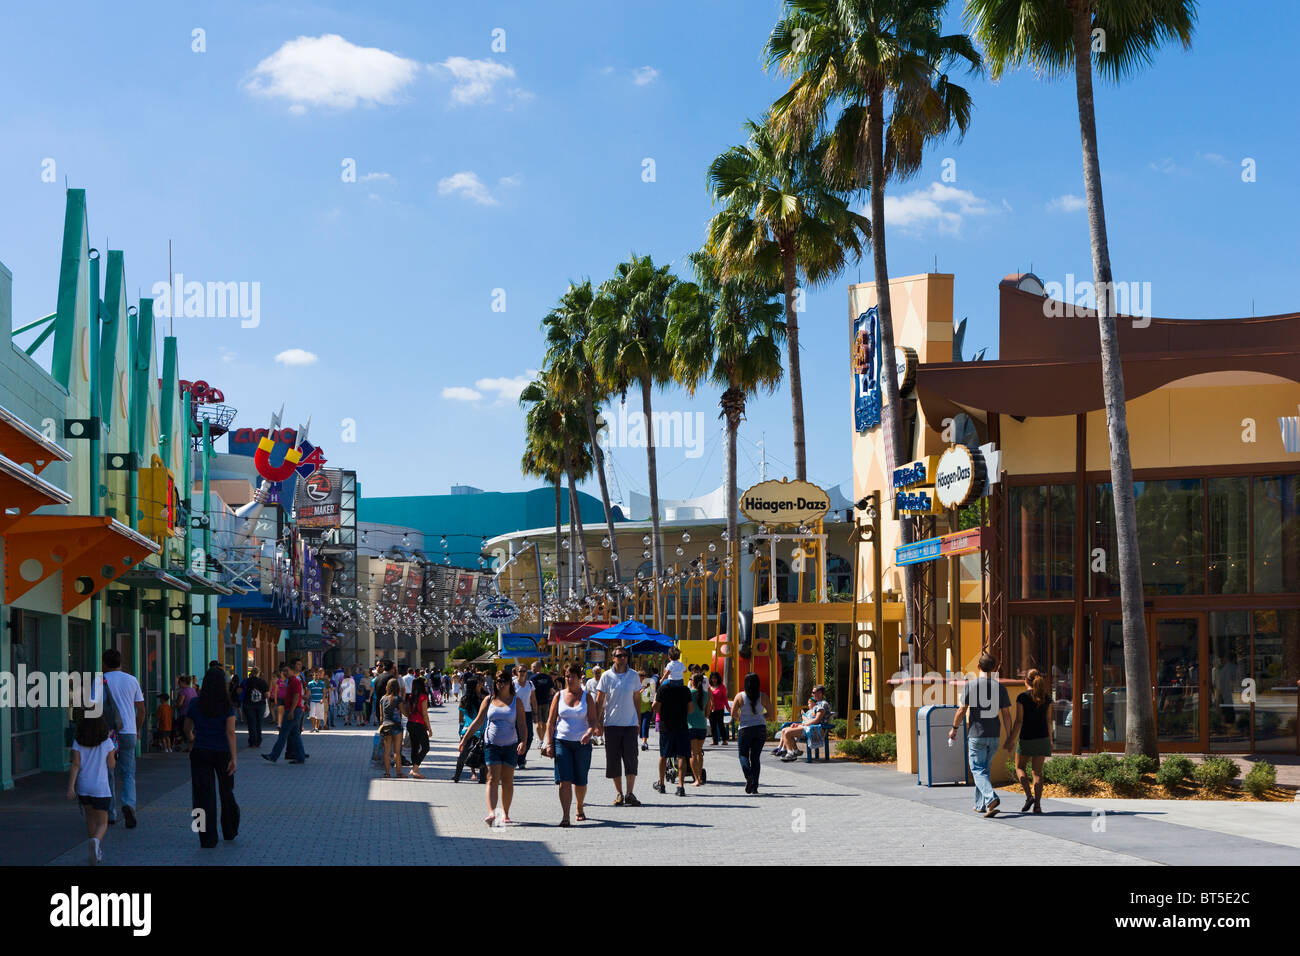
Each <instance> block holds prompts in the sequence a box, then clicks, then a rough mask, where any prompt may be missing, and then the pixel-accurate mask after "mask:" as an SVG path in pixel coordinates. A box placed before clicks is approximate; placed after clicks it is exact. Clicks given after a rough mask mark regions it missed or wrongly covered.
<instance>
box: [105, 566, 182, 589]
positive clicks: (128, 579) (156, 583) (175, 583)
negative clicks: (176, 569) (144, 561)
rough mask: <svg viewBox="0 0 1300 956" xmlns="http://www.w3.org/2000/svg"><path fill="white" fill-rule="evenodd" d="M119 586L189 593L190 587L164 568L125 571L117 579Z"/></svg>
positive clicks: (142, 568)
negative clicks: (127, 585) (125, 585)
mask: <svg viewBox="0 0 1300 956" xmlns="http://www.w3.org/2000/svg"><path fill="white" fill-rule="evenodd" d="M117 583H118V584H129V585H131V586H132V587H137V588H161V589H162V590H165V591H188V590H189V589H190V586H189V584H188V583H187V582H185V581H182V580H181V579H180V578H177V577H173V576H172V575H170V574H168V573H167V572H166V571H164V570H163V569H162V568H151V567H137V568H132V569H131V570H130V571H124V572H123V573H122V574H121V575H119V576H118V578H117Z"/></svg>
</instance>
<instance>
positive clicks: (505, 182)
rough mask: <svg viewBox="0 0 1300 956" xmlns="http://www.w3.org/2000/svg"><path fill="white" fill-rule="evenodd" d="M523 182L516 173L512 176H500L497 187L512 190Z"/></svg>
mask: <svg viewBox="0 0 1300 956" xmlns="http://www.w3.org/2000/svg"><path fill="white" fill-rule="evenodd" d="M523 181H524V180H523V177H522V176H520V175H519V174H518V173H515V174H514V175H513V176H502V177H501V178H500V179H498V180H497V185H498V186H504V187H505V188H507V189H513V188H514V187H516V186H518V185H519V184H520V183H522V182H523Z"/></svg>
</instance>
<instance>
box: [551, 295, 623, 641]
mask: <svg viewBox="0 0 1300 956" xmlns="http://www.w3.org/2000/svg"><path fill="white" fill-rule="evenodd" d="M595 300H596V296H595V293H594V291H593V290H592V287H591V280H590V279H584V280H583V281H582V282H581V283H579V284H577V285H573V284H571V285H570V286H569V289H568V291H567V292H565V293H564V295H562V296H561V297H560V302H559V304H558V305H557V306H556V307H555V308H554V309H552V310H551V311H550V312H548V313H547V315H546V317H545V318H544V319H542V327H543V328H544V329H545V330H546V369H547V372H548V375H549V377H550V379H551V381H552V382H554V383H555V386H556V388H557V389H559V391H560V393H561V395H563V396H565V397H567V398H570V399H575V400H577V401H580V402H581V403H582V409H583V414H584V417H585V418H586V423H587V436H588V440H589V441H590V443H591V452H592V455H593V456H594V458H595V461H594V469H595V472H596V475H597V477H598V478H599V479H600V503H601V505H602V506H603V507H604V509H605V532H606V534H607V535H608V537H609V542H610V563H611V565H612V568H613V574H614V598H615V601H616V606H617V608H618V616H619V618H620V619H621V618H622V616H623V598H622V594H623V590H622V577H621V575H620V572H619V564H618V537H617V535H616V534H615V531H614V509H613V508H612V507H611V506H610V503H609V483H608V481H607V480H606V478H605V453H604V451H603V450H602V449H601V447H600V442H599V441H598V437H597V434H598V428H597V422H596V409H597V408H598V407H599V406H600V405H603V404H604V403H605V402H606V401H607V400H608V399H609V398H610V397H611V394H612V392H611V390H610V388H609V385H608V383H607V382H606V381H605V380H603V379H602V378H601V377H600V376H599V375H597V374H596V368H595V366H594V365H593V364H592V361H591V356H590V354H589V351H590V350H589V347H588V342H587V340H588V338H589V337H590V335H591V328H592V306H593V304H594V303H595Z"/></svg>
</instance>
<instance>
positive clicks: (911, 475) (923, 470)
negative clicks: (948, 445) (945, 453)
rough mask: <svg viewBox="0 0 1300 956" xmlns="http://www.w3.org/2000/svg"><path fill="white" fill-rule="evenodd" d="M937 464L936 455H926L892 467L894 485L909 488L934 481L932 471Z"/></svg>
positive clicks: (937, 458)
mask: <svg viewBox="0 0 1300 956" xmlns="http://www.w3.org/2000/svg"><path fill="white" fill-rule="evenodd" d="M938 466H939V456H938V455H928V456H927V457H925V458H920V459H918V460H916V461H913V462H909V463H907V464H906V465H902V466H900V467H898V468H895V469H894V487H895V488H910V487H912V486H913V485H927V484H930V483H931V482H933V481H934V471H935V469H936V468H937V467H938Z"/></svg>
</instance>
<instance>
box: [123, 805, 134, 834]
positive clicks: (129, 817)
mask: <svg viewBox="0 0 1300 956" xmlns="http://www.w3.org/2000/svg"><path fill="white" fill-rule="evenodd" d="M122 816H124V817H126V828H127V829H128V830H134V829H135V810H133V809H131V808H130V807H128V806H123V807H122Z"/></svg>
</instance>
